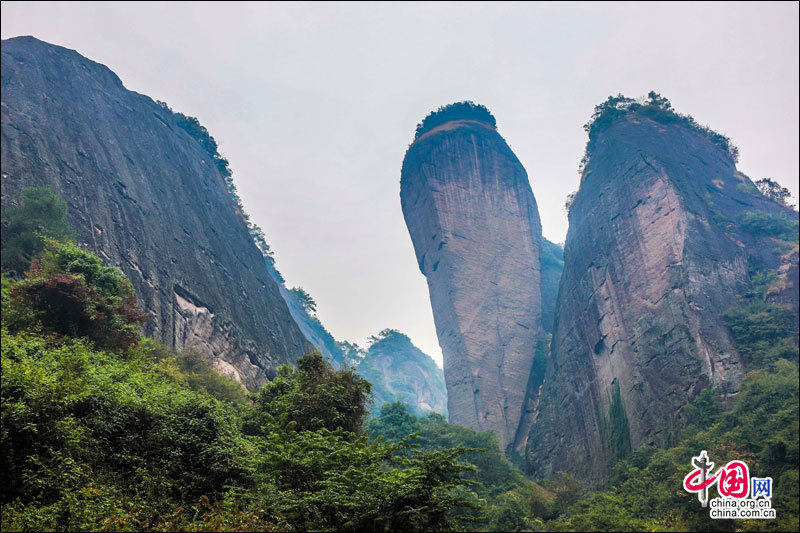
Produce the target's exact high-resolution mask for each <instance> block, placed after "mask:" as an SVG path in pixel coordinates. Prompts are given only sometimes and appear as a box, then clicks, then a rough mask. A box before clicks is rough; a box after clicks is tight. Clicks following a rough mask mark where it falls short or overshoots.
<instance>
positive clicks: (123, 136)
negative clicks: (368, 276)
mask: <svg viewBox="0 0 800 533" xmlns="http://www.w3.org/2000/svg"><path fill="white" fill-rule="evenodd" d="M30 186H49V187H50V188H51V189H53V190H54V191H56V192H58V193H60V194H61V195H62V196H63V197H64V199H65V200H66V201H67V204H68V208H69V212H68V219H69V222H70V223H71V225H72V226H73V227H74V228H75V230H76V232H77V236H78V242H79V243H82V244H84V245H85V246H86V247H88V248H89V249H90V250H92V251H94V252H95V253H97V254H98V255H99V256H101V257H102V258H104V259H105V260H106V261H107V262H108V263H110V264H113V265H116V266H118V267H119V268H121V269H122V271H123V272H124V273H125V274H126V275H127V276H128V277H129V278H130V280H131V281H132V283H133V285H134V287H135V289H136V293H137V297H138V299H139V303H140V305H141V307H142V308H143V309H144V310H146V311H147V312H148V313H149V314H150V320H149V321H148V323H147V324H146V326H145V332H146V333H147V334H148V335H150V336H153V337H155V338H157V339H160V340H162V341H163V342H165V343H166V344H168V345H170V346H172V347H174V348H175V349H181V348H183V347H184V346H186V345H189V344H194V345H197V346H198V347H199V348H200V349H202V350H203V351H204V352H206V353H207V354H208V355H209V356H210V357H212V358H213V360H214V362H215V364H216V366H217V367H218V368H219V369H221V370H223V371H225V372H233V373H234V374H235V376H236V377H237V378H238V379H239V380H241V382H243V383H244V384H245V385H246V386H248V387H249V388H254V387H257V386H258V385H260V384H262V383H264V381H265V379H266V378H267V376H269V375H271V374H272V373H273V372H274V370H275V369H276V367H277V366H278V365H280V364H285V363H291V362H293V361H294V360H296V359H297V358H298V357H300V356H302V355H304V354H305V353H307V352H308V351H309V350H310V346H309V344H308V343H307V341H306V339H305V338H304V337H303V335H302V334H301V332H300V331H299V329H298V327H297V325H296V324H295V323H294V321H293V320H292V318H291V316H290V315H289V311H288V309H287V308H286V304H285V303H284V301H283V299H282V298H281V295H280V294H279V292H278V287H277V286H276V284H275V283H274V282H273V280H272V279H271V278H270V277H269V275H268V273H267V270H266V268H265V267H264V262H263V259H262V256H261V254H260V253H259V251H258V249H257V248H256V246H255V245H254V244H253V242H252V240H251V238H250V235H249V234H248V229H247V227H246V225H245V223H244V221H243V220H242V217H241V216H240V215H239V214H237V213H236V211H235V205H234V202H233V201H232V199H231V197H230V196H229V194H228V192H227V191H226V188H225V183H224V180H223V177H222V176H221V175H220V173H219V171H218V170H217V168H216V167H215V165H214V163H213V161H211V159H210V157H209V155H208V153H207V152H206V151H205V150H204V149H203V148H202V147H201V146H200V145H199V144H198V142H197V141H196V140H195V139H193V138H192V137H191V136H189V135H188V134H187V133H186V132H185V131H183V130H182V129H180V128H179V127H178V126H177V125H176V123H175V121H174V120H173V117H172V116H171V115H170V113H168V112H165V110H164V108H162V107H161V106H159V105H157V104H156V103H155V102H153V101H152V100H151V99H150V98H148V97H146V96H143V95H141V94H138V93H135V92H132V91H128V90H127V89H125V87H124V86H123V85H122V82H121V81H120V80H119V78H118V77H117V76H116V75H115V74H114V73H113V72H111V71H110V70H109V69H108V68H106V67H105V66H103V65H100V64H98V63H95V62H93V61H90V60H88V59H86V58H84V57H82V56H81V55H79V54H78V53H76V52H75V51H72V50H68V49H66V48H62V47H59V46H53V45H50V44H47V43H44V42H42V41H39V40H36V39H34V38H32V37H19V38H15V39H9V40H6V41H3V46H2V201H3V205H4V206H5V205H7V202H13V201H14V200H15V199H16V198H18V197H19V193H20V191H21V189H22V188H24V187H30Z"/></svg>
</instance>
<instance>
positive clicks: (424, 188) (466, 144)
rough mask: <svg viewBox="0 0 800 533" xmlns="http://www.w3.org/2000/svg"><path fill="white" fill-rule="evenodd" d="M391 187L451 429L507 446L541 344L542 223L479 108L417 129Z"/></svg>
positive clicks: (442, 115)
mask: <svg viewBox="0 0 800 533" xmlns="http://www.w3.org/2000/svg"><path fill="white" fill-rule="evenodd" d="M400 187H401V190H400V196H401V201H402V208H403V215H404V216H405V220H406V224H407V226H408V230H409V233H410V234H411V239H412V241H413V243H414V250H415V252H416V256H417V261H418V263H419V268H420V270H421V271H422V273H423V274H424V275H425V277H426V278H427V281H428V288H429V290H430V295H431V304H432V307H433V314H434V319H435V322H436V331H437V334H438V337H439V344H440V345H441V347H442V352H443V355H444V375H445V381H446V383H447V396H448V404H447V405H448V411H449V413H450V421H451V422H452V423H454V424H459V425H463V426H469V427H472V428H475V429H477V430H480V431H483V430H493V431H494V432H495V434H496V435H497V437H498V440H499V441H500V444H501V446H502V447H508V446H513V445H514V444H515V439H516V438H517V428H518V426H519V422H520V418H521V415H522V411H523V403H524V401H525V396H526V389H527V387H528V381H529V377H530V375H531V368H532V365H533V358H534V353H535V351H536V348H537V345H538V343H539V342H540V341H541V340H542V338H543V332H542V300H541V290H540V260H539V257H540V253H541V251H540V242H541V224H540V221H539V213H538V210H537V207H536V200H535V199H534V196H533V193H532V191H531V187H530V184H529V182H528V176H527V174H526V173H525V169H524V168H523V167H522V165H521V164H520V162H519V161H518V160H517V158H516V156H515V155H514V153H513V152H512V151H511V149H510V148H509V147H508V145H507V144H506V142H505V141H504V140H503V138H502V137H501V136H500V135H499V134H498V133H497V131H496V129H495V127H494V118H493V117H492V116H491V114H489V112H488V111H486V109H485V108H483V107H482V106H475V105H474V104H470V103H462V104H453V105H451V106H447V107H445V108H442V109H440V110H439V111H438V112H436V113H433V114H431V115H430V116H429V117H428V118H426V119H425V121H424V122H423V123H422V124H420V126H419V127H418V130H417V138H416V139H415V141H414V143H413V144H412V145H411V146H410V147H409V149H408V152H407V153H406V156H405V159H404V161H403V167H402V178H401V184H400ZM523 437H524V435H523Z"/></svg>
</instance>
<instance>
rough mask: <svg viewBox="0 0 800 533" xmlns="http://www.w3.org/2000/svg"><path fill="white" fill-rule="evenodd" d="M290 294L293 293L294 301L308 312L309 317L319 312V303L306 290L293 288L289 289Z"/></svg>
mask: <svg viewBox="0 0 800 533" xmlns="http://www.w3.org/2000/svg"><path fill="white" fill-rule="evenodd" d="M289 292H290V293H292V296H294V299H295V300H297V301H298V303H299V304H300V305H301V306H302V307H303V309H305V310H306V313H308V314H309V316H310V315H312V314H314V313H316V312H317V302H315V301H314V298H312V297H311V295H310V294H308V293H307V292H306V291H305V289H303V288H302V287H292V288H291V289H289Z"/></svg>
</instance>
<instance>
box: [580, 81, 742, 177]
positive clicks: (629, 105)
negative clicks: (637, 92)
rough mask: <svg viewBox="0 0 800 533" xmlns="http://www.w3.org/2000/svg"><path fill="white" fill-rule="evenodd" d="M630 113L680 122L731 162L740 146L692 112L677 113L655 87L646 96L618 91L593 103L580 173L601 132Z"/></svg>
mask: <svg viewBox="0 0 800 533" xmlns="http://www.w3.org/2000/svg"><path fill="white" fill-rule="evenodd" d="M629 114H637V115H639V116H642V117H645V118H649V119H651V120H654V121H656V122H659V123H661V124H680V125H681V126H684V127H686V128H688V129H689V130H691V131H694V132H695V133H699V134H700V135H702V136H703V137H705V138H706V139H708V140H709V141H711V142H712V143H713V144H715V145H716V146H718V147H719V148H721V149H722V150H723V151H724V152H725V153H727V154H728V155H729V156H730V158H731V159H732V160H733V161H734V162H737V161H738V160H739V149H738V148H737V147H736V146H735V145H734V144H733V143H732V142H731V140H730V139H729V138H728V137H727V136H725V135H722V134H721V133H717V132H715V131H714V130H712V129H711V128H709V127H708V126H701V125H700V124H698V123H697V122H696V121H695V120H694V118H693V117H692V116H691V115H682V114H680V113H678V112H677V111H675V110H674V109H673V107H672V104H671V103H670V101H669V100H667V99H666V98H664V97H663V96H661V95H660V94H658V93H656V92H655V91H650V92H649V93H648V95H647V97H646V98H643V99H640V100H635V99H633V98H628V97H626V96H623V95H622V94H618V95H617V96H609V97H608V99H606V101H605V102H603V103H601V104H599V105H597V106H595V108H594V113H593V114H592V117H591V118H590V119H589V122H587V123H586V124H584V125H583V129H584V130H586V133H588V134H589V141H588V142H587V143H586V150H585V152H584V155H583V159H581V163H580V166H579V167H578V173H579V174H582V173H583V170H584V169H585V168H586V165H587V164H588V163H589V160H590V159H591V157H592V154H593V152H594V149H595V146H596V144H597V139H598V138H599V137H600V134H601V133H602V132H604V131H606V130H607V129H608V128H610V127H611V125H612V124H614V123H615V122H617V121H618V120H620V119H622V118H623V117H625V116H627V115H629Z"/></svg>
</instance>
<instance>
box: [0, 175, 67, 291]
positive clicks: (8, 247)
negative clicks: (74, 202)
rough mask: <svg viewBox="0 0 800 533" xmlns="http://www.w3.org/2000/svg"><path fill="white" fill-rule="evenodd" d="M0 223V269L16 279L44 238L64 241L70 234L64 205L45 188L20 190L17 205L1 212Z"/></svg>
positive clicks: (29, 262) (59, 198)
mask: <svg viewBox="0 0 800 533" xmlns="http://www.w3.org/2000/svg"><path fill="white" fill-rule="evenodd" d="M2 220H3V222H2V224H3V231H2V234H1V235H2V251H3V253H2V269H3V272H6V273H7V274H11V275H13V276H16V277H21V276H22V274H23V273H24V272H25V271H26V270H28V268H29V267H30V265H31V261H32V260H33V258H34V256H36V254H37V253H39V252H40V251H41V250H42V249H43V248H44V243H45V241H44V239H45V238H46V237H49V238H51V239H54V240H57V241H68V240H70V239H71V238H72V237H73V233H74V232H73V230H72V228H71V227H70V226H69V224H68V223H67V203H66V202H65V201H64V199H63V198H61V196H59V195H58V194H56V193H54V192H53V191H51V190H50V189H49V188H47V187H30V188H26V189H23V190H22V194H21V198H20V205H19V206H10V207H8V208H7V209H5V210H4V211H3V216H2Z"/></svg>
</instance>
